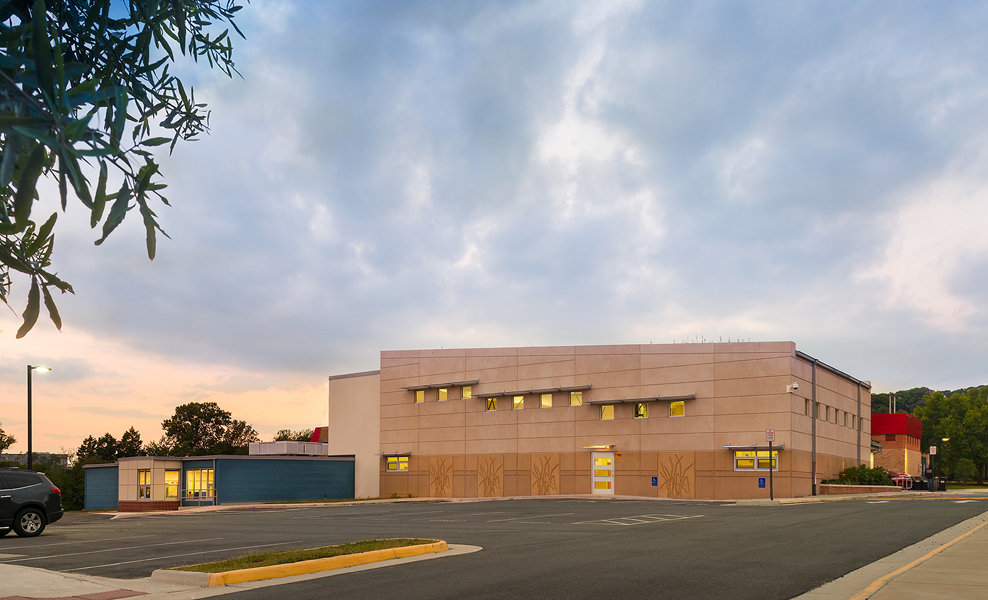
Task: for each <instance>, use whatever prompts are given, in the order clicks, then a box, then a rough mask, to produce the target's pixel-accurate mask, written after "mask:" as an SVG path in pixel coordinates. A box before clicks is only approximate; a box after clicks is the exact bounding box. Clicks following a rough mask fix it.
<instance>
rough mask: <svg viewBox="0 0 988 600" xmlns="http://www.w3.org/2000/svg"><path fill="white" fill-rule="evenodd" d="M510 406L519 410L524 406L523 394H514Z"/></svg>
mask: <svg viewBox="0 0 988 600" xmlns="http://www.w3.org/2000/svg"><path fill="white" fill-rule="evenodd" d="M511 408H513V409H515V410H521V409H523V408H525V397H524V396H515V397H514V398H512V399H511Z"/></svg>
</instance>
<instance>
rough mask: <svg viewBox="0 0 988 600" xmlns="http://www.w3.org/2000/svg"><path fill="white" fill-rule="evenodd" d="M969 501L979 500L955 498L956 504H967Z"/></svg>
mask: <svg viewBox="0 0 988 600" xmlns="http://www.w3.org/2000/svg"><path fill="white" fill-rule="evenodd" d="M968 502H977V500H954V504H967V503H968Z"/></svg>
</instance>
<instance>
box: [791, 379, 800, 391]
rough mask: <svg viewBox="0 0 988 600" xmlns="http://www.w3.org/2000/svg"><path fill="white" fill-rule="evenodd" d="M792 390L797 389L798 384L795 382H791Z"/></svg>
mask: <svg viewBox="0 0 988 600" xmlns="http://www.w3.org/2000/svg"><path fill="white" fill-rule="evenodd" d="M792 389H794V390H798V389H799V384H798V383H797V382H795V381H794V382H792Z"/></svg>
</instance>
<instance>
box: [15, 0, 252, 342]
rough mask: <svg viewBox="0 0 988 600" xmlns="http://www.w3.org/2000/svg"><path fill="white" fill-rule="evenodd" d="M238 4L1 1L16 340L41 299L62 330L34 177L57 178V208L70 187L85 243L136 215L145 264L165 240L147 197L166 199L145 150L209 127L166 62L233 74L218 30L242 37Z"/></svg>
mask: <svg viewBox="0 0 988 600" xmlns="http://www.w3.org/2000/svg"><path fill="white" fill-rule="evenodd" d="M241 8H242V6H240V5H238V4H237V0H129V1H128V2H114V1H113V0H49V1H48V2H47V3H46V2H45V0H35V1H31V0H0V36H2V38H3V44H2V45H0V301H3V302H4V303H5V304H8V305H9V296H10V289H11V279H10V275H11V272H12V271H14V272H18V273H22V274H23V275H25V276H27V277H29V278H30V280H31V287H30V290H29V291H28V294H27V307H26V308H25V310H24V313H23V315H22V317H23V323H22V324H21V326H20V328H19V329H18V330H17V337H18V338H21V337H23V336H24V335H26V334H27V332H28V331H30V330H31V328H32V327H34V324H35V323H36V322H37V320H38V315H39V312H40V307H41V302H42V296H43V297H44V300H43V301H44V304H45V307H46V308H47V310H48V314H49V316H50V318H51V320H52V322H53V323H54V324H55V327H57V328H58V329H61V327H62V320H61V317H60V316H59V314H58V309H57V308H56V306H55V301H54V299H53V297H52V294H51V291H52V289H55V290H58V291H60V292H62V293H63V294H64V293H65V292H72V291H73V290H72V286H71V285H70V284H69V283H68V282H66V281H64V280H62V279H60V278H59V277H58V275H57V274H55V272H54V271H52V269H51V265H52V252H53V249H54V242H55V236H54V228H55V221H56V219H57V216H58V213H57V212H55V213H52V214H51V216H49V217H47V218H45V217H40V218H38V217H35V216H34V215H32V209H33V207H34V205H35V203H37V202H39V200H40V197H39V193H38V181H39V180H40V179H42V178H46V179H50V180H52V181H57V183H58V190H59V195H60V199H61V206H62V211H63V212H64V211H65V209H66V204H67V202H68V190H69V188H70V187H71V189H72V193H73V195H74V196H75V197H76V198H77V199H78V200H79V201H80V202H81V203H82V204H83V205H84V206H85V207H86V210H87V211H88V213H89V224H90V227H92V228H95V227H96V226H97V225H100V224H101V223H102V232H101V235H100V237H99V239H98V240H96V245H99V244H101V243H103V241H104V240H105V239H106V238H107V236H108V235H110V233H111V232H112V231H113V230H114V229H116V227H117V226H118V225H120V223H121V222H122V221H123V219H124V217H125V216H126V215H127V213H128V212H130V211H131V210H133V209H137V211H138V212H139V213H140V215H141V219H142V220H143V222H144V228H145V230H146V239H147V253H148V258H150V259H152V260H153V259H154V255H155V244H156V232H158V231H160V232H161V233H162V234H164V235H166V236H167V234H165V233H164V231H162V229H161V226H160V225H159V224H158V220H157V215H156V214H155V212H154V208H153V207H152V201H153V200H157V201H160V202H162V203H163V204H165V205H168V201H167V199H166V198H165V197H164V196H163V195H162V190H163V189H164V188H165V184H164V183H162V182H161V178H160V172H159V168H158V164H157V163H156V162H155V160H154V157H153V156H152V154H151V150H152V149H153V148H154V147H155V146H161V145H164V144H169V152H171V151H173V150H174V148H175V144H176V143H177V142H178V140H180V139H181V140H192V139H195V137H196V136H197V135H199V134H201V133H203V132H206V131H208V125H209V112H208V111H207V110H205V105H204V104H202V103H198V102H196V100H195V94H194V91H193V89H192V88H191V87H189V88H186V86H185V85H183V83H182V81H181V80H180V79H178V78H177V77H175V76H174V75H172V74H171V73H169V67H171V66H172V64H173V63H175V62H176V53H181V54H183V55H187V56H189V57H191V58H192V59H193V60H194V61H196V62H199V60H200V59H203V60H205V61H207V62H208V64H209V65H210V67H216V68H218V69H219V70H220V71H222V72H223V73H224V74H226V75H227V76H231V75H232V74H233V73H235V72H236V69H235V67H234V63H233V46H232V44H231V41H230V37H231V36H230V35H229V34H228V31H229V30H228V29H225V30H223V31H222V32H220V31H218V30H219V29H220V28H222V27H223V25H224V24H225V23H229V25H230V26H232V27H233V28H234V29H235V30H236V32H237V33H238V34H240V36H241V37H243V34H242V33H241V32H240V30H239V29H238V28H237V25H236V23H234V19H233V17H234V14H235V13H236V12H237V11H239V10H240V9H241ZM162 134H164V135H162ZM127 138H129V140H128V139H127ZM97 172H98V175H96V173H97ZM87 173H89V174H90V175H96V183H95V186H93V185H92V182H91V181H90V180H89V179H88V178H87ZM108 185H112V186H114V187H115V188H116V191H112V190H110V191H108V190H107V187H108ZM108 206H109V210H107V207H108Z"/></svg>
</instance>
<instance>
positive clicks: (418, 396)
mask: <svg viewBox="0 0 988 600" xmlns="http://www.w3.org/2000/svg"><path fill="white" fill-rule="evenodd" d="M415 402H416V403H419V402H425V390H415Z"/></svg>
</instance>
